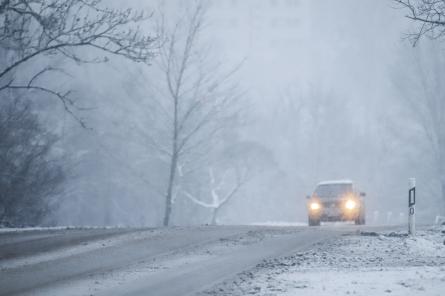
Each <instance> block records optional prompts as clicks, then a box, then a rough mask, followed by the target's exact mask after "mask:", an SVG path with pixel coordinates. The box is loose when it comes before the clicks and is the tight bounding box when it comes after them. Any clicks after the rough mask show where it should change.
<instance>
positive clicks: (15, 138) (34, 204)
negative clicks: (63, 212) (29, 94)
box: [0, 97, 65, 226]
mask: <svg viewBox="0 0 445 296" xmlns="http://www.w3.org/2000/svg"><path fill="white" fill-rule="evenodd" d="M56 141H57V138H56V137H55V136H54V135H52V134H50V133H48V132H47V131H46V130H45V129H44V128H43V126H42V125H41V124H40V123H39V120H38V117H37V116H36V115H35V114H33V113H32V111H31V104H30V102H29V101H24V100H23V99H13V100H10V99H8V98H4V97H3V100H2V101H0V225H9V226H23V225H29V226H34V225H38V224H39V223H41V222H42V220H43V219H44V218H45V217H47V216H48V214H49V213H50V212H51V210H52V207H53V206H54V205H55V204H56V203H55V202H53V200H52V199H53V197H54V195H55V194H56V193H57V192H58V189H60V185H61V183H62V182H63V180H64V178H65V174H64V171H63V168H62V166H61V164H60V161H58V160H57V159H56V158H55V157H54V156H53V155H52V150H53V149H52V148H53V145H54V143H55V142H56Z"/></svg>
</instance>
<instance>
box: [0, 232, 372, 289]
mask: <svg viewBox="0 0 445 296" xmlns="http://www.w3.org/2000/svg"><path fill="white" fill-rule="evenodd" d="M360 229H362V230H369V229H370V228H369V227H366V226H360V227H358V226H353V225H334V226H322V227H303V226H302V227H270V226H202V227H190V228H182V227H175V228H166V229H131V228H121V229H55V230H36V231H34V230H28V231H19V232H0V295H156V296H163V295H166V296H167V295H194V294H196V293H198V292H200V291H202V290H203V289H206V288H210V287H212V286H213V285H216V284H217V283H219V282H221V281H223V280H225V279H229V278H230V277H233V276H235V275H236V274H237V273H240V272H242V271H245V270H248V269H250V268H252V267H254V266H255V265H256V264H258V263H260V262H261V261H262V260H264V259H269V258H273V257H281V256H285V255H287V254H291V253H292V252H297V251H303V250H308V249H310V248H311V247H312V246H314V245H315V244H317V243H318V242H321V241H323V240H326V239H329V238H333V237H335V236H339V235H342V234H346V233H351V232H355V231H358V230H360Z"/></svg>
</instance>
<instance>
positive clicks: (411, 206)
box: [408, 178, 416, 235]
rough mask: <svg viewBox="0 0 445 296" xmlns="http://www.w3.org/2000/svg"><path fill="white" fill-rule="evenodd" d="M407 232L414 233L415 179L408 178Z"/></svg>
mask: <svg viewBox="0 0 445 296" xmlns="http://www.w3.org/2000/svg"><path fill="white" fill-rule="evenodd" d="M408 208H409V212H408V234H410V235H415V234H416V179H415V178H409V190H408Z"/></svg>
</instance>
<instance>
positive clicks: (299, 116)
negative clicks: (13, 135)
mask: <svg viewBox="0 0 445 296" xmlns="http://www.w3.org/2000/svg"><path fill="white" fill-rule="evenodd" d="M194 3H195V2H194V1H180V0H178V1H174V0H168V1H165V2H158V1H149V0H132V1H125V3H124V1H117V0H115V1H106V2H105V3H103V4H102V5H104V4H107V5H110V7H113V8H116V9H123V8H126V7H132V8H134V9H137V10H146V11H148V12H149V13H152V15H151V17H150V18H148V19H147V20H145V21H144V22H143V25H142V28H143V31H144V32H146V33H147V34H149V35H151V36H159V35H158V34H160V31H159V30H160V29H159V28H160V24H161V23H162V25H163V26H165V28H166V29H165V30H167V31H168V30H169V29H172V28H175V22H177V20H178V19H179V18H181V17H184V16H186V19H188V18H187V16H189V15H190V13H191V12H193V7H194V5H195V4H194ZM204 7H205V8H204V13H203V17H204V25H203V27H202V34H201V36H200V39H199V42H197V48H196V57H195V56H194V58H196V61H199V63H200V62H202V61H204V55H202V54H200V53H198V52H199V50H202V51H203V52H205V63H202V65H204V66H203V67H201V68H199V69H198V68H196V69H193V70H192V71H190V75H191V76H192V78H191V79H193V77H195V76H196V77H197V76H199V75H203V77H207V76H206V75H207V74H209V73H210V74H211V75H215V77H225V76H224V75H225V74H224V73H230V75H228V76H227V80H228V82H227V83H228V84H227V85H225V86H223V88H221V90H220V91H221V92H222V91H226V92H228V91H230V92H232V93H230V100H231V101H230V102H231V103H230V106H229V107H228V110H229V111H230V116H226V117H224V116H221V118H219V119H218V121H215V122H217V123H215V125H218V128H217V127H214V126H213V124H214V123H211V124H210V125H209V130H208V131H203V132H202V134H201V135H200V136H199V137H201V138H199V139H198V138H197V139H196V140H193V141H196V142H192V144H190V149H192V148H191V147H198V148H196V150H193V152H191V153H189V154H187V156H184V158H182V159H181V160H180V161H179V166H178V168H177V179H176V181H174V183H173V186H172V192H173V193H172V212H171V222H170V225H195V224H206V223H212V222H214V223H218V224H250V223H264V222H271V221H275V222H278V221H280V222H304V223H305V222H307V209H306V196H307V195H310V194H312V192H313V191H314V189H315V186H316V185H317V184H318V183H319V182H321V181H324V180H337V179H351V180H353V181H354V182H356V184H357V186H358V188H359V189H360V191H363V192H366V197H365V198H366V207H367V208H366V212H367V217H368V218H367V221H368V222H369V223H376V224H381V223H390V224H392V223H400V222H405V220H406V216H407V210H408V209H407V198H408V178H410V177H415V178H416V180H417V192H418V193H417V199H418V202H417V214H418V218H417V219H418V221H420V222H421V223H432V222H433V221H434V217H435V216H436V215H441V214H444V209H445V203H444V201H445V199H444V193H443V192H442V188H441V179H440V176H441V172H442V170H441V169H440V168H441V167H443V164H444V163H443V159H440V157H439V159H440V160H438V158H437V155H441V154H440V153H438V154H437V149H439V150H440V149H442V150H443V149H444V147H443V146H440V145H439V144H437V143H439V142H437V141H435V140H432V138H431V134H430V133H429V131H431V126H433V130H434V127H436V130H437V129H438V128H439V127H440V126H438V125H440V123H441V122H443V121H433V122H426V121H427V120H426V119H428V118H431V116H429V115H428V113H427V112H428V110H427V109H425V107H424V105H422V104H421V102H422V98H425V97H427V96H428V93H436V94H438V93H441V94H442V95H443V91H444V90H445V89H443V86H442V85H441V83H440V82H439V81H440V80H441V79H440V78H439V77H441V75H445V72H444V70H443V65H444V61H443V48H442V47H443V44H442V43H441V42H440V41H438V40H429V39H427V38H424V39H422V40H421V41H420V42H419V43H418V44H417V45H416V46H415V47H413V45H412V43H410V41H409V40H407V39H406V38H404V37H405V36H406V33H407V32H409V31H410V30H412V29H413V28H415V24H413V23H412V22H411V21H409V20H408V19H407V18H405V15H406V11H404V10H401V9H400V8H396V6H395V4H394V3H393V2H392V1H385V0H381V1H372V0H367V1H354V0H342V1H334V0H330V1H311V0H298V1H297V0H295V1H293V0H247V1H240V0H214V1H206V2H204ZM182 25H183V23H182ZM176 28H177V32H178V36H179V37H178V40H179V41H178V44H182V43H181V42H185V41H183V40H182V39H181V38H182V37H184V34H185V32H184V31H182V30H183V29H184V28H183V27H182V26H177V27H176ZM161 39H162V38H161ZM166 42H168V41H166ZM164 45H165V44H164ZM162 46H163V43H162V42H159V44H158V43H157V44H154V45H153V51H154V52H155V54H154V57H153V60H152V62H151V63H150V65H146V64H143V63H134V62H133V61H128V60H126V59H125V58H122V57H116V56H113V55H111V56H107V57H108V59H109V60H108V62H106V63H87V64H81V63H76V62H75V61H72V60H66V59H64V58H63V57H45V58H43V59H40V60H39V61H38V62H34V63H33V64H32V65H30V66H29V67H30V68H33V67H34V68H35V67H37V66H38V65H39V63H40V65H42V64H45V63H48V59H52V60H51V63H52V64H55V65H57V66H58V67H61V68H63V69H65V72H67V73H69V75H59V74H53V75H51V76H50V77H47V78H46V80H45V81H46V83H47V84H48V85H51V86H53V87H57V88H62V89H73V90H74V92H73V94H74V97H75V101H76V105H78V106H81V108H78V109H76V110H75V111H74V114H75V116H73V115H72V114H70V113H69V112H66V111H65V108H64V106H63V104H61V103H60V102H59V101H58V100H54V99H52V98H49V97H42V98H40V100H39V101H38V103H37V105H38V113H39V118H41V120H42V121H43V122H44V123H45V125H46V126H48V128H49V129H50V130H51V131H52V132H53V133H55V134H57V135H59V136H60V140H59V141H58V142H57V144H56V149H55V151H56V152H55V153H56V154H58V155H62V157H63V159H64V163H65V167H66V171H67V178H66V180H65V182H64V184H63V186H62V187H63V190H62V191H61V192H60V193H58V194H57V195H56V197H55V200H56V201H55V204H57V205H56V206H55V207H54V210H53V212H52V213H51V215H49V216H48V217H47V218H46V219H45V221H44V224H45V223H46V224H49V225H53V224H57V225H130V226H159V225H162V224H163V219H164V212H165V195H166V192H167V189H168V178H169V168H168V160H166V158H165V157H166V156H165V155H164V154H163V153H162V149H161V148H162V147H170V146H169V145H170V144H171V143H170V142H169V141H170V135H169V133H168V131H169V130H168V129H169V121H165V117H164V115H163V113H164V112H166V113H168V112H169V111H168V110H169V109H168V108H170V106H171V105H170V103H169V102H168V100H163V99H162V97H163V96H164V95H165V92H166V90H168V85H167V84H166V82H165V80H164V77H165V73H163V72H162V71H163V70H162V69H163V68H162V63H163V62H162V57H163V56H162V54H160V53H159V52H158V50H159V47H162ZM193 52H194V53H195V49H193ZM80 53H81V54H83V55H85V56H91V57H94V56H96V54H97V51H96V49H90V48H88V49H81V50H80ZM36 65H37V66H36ZM200 65H201V64H200ZM27 67H28V66H27ZM27 69H29V68H23V69H21V71H23V73H26V71H29V70H27ZM232 70H233V71H232ZM23 73H22V75H24V74H23ZM203 73H204V74H203ZM217 73H218V75H220V76H216V75H217ZM193 75H195V76H193ZM211 79H214V78H213V77H210V78H209V80H211ZM204 80H205V79H204ZM191 84H193V82H191ZM442 100H443V99H442ZM442 107H443V103H442ZM437 108H438V109H436V110H438V111H437V112H439V113H440V110H443V109H440V108H439V107H437ZM202 112H206V111H205V110H204V111H202ZM218 114H219V113H218ZM197 116H198V115H197ZM76 117H77V118H81V119H82V122H84V123H85V124H86V127H83V126H82V125H81V124H79V121H78V120H76ZM167 117H168V116H167ZM439 117H440V116H439ZM196 120H199V118H197V119H196ZM221 122H223V123H225V124H224V126H222V127H219V124H220V123H221ZM428 127H430V128H428ZM213 128H215V129H218V133H217V135H216V136H215V137H214V138H213V137H212V138H210V136H209V135H213V132H212V131H213V130H212V131H211V130H210V129H213ZM189 129H190V130H192V129H193V127H192V126H190V127H189ZM442 129H443V128H442ZM201 139H207V140H208V141H206V142H204V141H203V140H201ZM210 139H212V140H210ZM160 146H162V147H160ZM434 151H436V152H434ZM435 153H436V154H435ZM212 186H213V187H212ZM215 192H216V193H217V194H215ZM231 193H233V194H232V195H231ZM229 195H230V199H227V201H225V202H224V203H222V201H223V200H224V198H223V197H228V196H229ZM215 196H218V198H216V197H215ZM218 203H219V204H221V207H219V206H218V208H217V210H215V206H216V205H219V204H218ZM212 215H214V216H212ZM212 217H213V218H212Z"/></svg>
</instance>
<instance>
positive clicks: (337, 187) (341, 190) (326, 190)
mask: <svg viewBox="0 0 445 296" xmlns="http://www.w3.org/2000/svg"><path fill="white" fill-rule="evenodd" d="M351 191H352V184H324V185H319V186H318V187H317V189H316V190H315V195H317V196H318V197H322V198H323V197H337V196H340V195H343V194H345V193H348V192H351Z"/></svg>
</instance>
